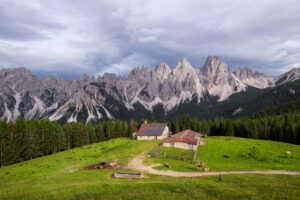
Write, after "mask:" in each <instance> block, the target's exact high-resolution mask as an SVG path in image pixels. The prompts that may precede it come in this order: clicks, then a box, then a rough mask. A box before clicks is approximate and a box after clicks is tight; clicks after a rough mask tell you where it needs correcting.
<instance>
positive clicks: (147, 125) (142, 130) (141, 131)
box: [138, 124, 151, 133]
mask: <svg viewBox="0 0 300 200" xmlns="http://www.w3.org/2000/svg"><path fill="white" fill-rule="evenodd" d="M149 126H151V124H142V125H141V127H140V129H139V130H138V132H140V133H143V132H146V131H147V129H148V128H149Z"/></svg>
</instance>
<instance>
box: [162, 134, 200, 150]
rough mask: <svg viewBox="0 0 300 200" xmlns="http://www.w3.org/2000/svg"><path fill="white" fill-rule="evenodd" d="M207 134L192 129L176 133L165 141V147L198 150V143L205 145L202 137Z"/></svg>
mask: <svg viewBox="0 0 300 200" xmlns="http://www.w3.org/2000/svg"><path fill="white" fill-rule="evenodd" d="M203 137H205V135H203V134H201V133H198V132H195V131H192V130H190V129H188V130H185V131H182V132H180V133H176V134H174V135H173V136H172V137H171V138H169V139H167V140H165V141H164V142H163V146H164V147H171V148H179V149H185V150H196V149H197V147H198V145H204V144H205V141H204V140H203V139H202V138H203Z"/></svg>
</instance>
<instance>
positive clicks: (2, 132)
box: [0, 120, 7, 167]
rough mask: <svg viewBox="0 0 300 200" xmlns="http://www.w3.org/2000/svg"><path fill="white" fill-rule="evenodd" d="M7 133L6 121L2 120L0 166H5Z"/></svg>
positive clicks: (0, 122)
mask: <svg viewBox="0 0 300 200" xmlns="http://www.w3.org/2000/svg"><path fill="white" fill-rule="evenodd" d="M6 133H7V124H6V122H5V121H2V120H0V166H1V167H3V166H4V160H3V149H4V143H5V134H6Z"/></svg>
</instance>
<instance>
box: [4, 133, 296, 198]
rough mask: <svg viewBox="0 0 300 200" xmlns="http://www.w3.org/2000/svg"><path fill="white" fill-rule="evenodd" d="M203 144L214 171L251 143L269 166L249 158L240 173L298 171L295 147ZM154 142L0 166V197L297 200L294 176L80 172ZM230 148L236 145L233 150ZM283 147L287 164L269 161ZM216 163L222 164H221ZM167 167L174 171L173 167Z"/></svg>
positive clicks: (124, 142)
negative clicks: (142, 176) (134, 176)
mask: <svg viewBox="0 0 300 200" xmlns="http://www.w3.org/2000/svg"><path fill="white" fill-rule="evenodd" d="M235 140H236V142H235ZM218 141H221V142H218ZM208 142H209V143H211V144H212V145H211V146H207V147H208V149H203V150H201V149H200V152H201V153H200V154H199V156H200V157H201V155H208V157H209V159H208V160H209V162H210V163H209V164H211V166H212V168H213V170H215V171H219V170H226V168H227V167H228V166H227V164H226V162H223V161H222V159H223V158H222V156H223V154H225V153H226V154H227V155H228V156H229V158H224V159H228V160H230V159H231V158H232V159H234V160H235V161H236V159H235V158H234V157H235V155H236V154H237V153H239V151H243V150H246V151H247V149H248V148H249V147H250V146H252V145H253V144H255V145H256V146H257V151H259V152H266V153H267V155H266V156H267V157H268V158H270V159H271V160H272V161H271V162H270V160H269V159H268V160H266V161H264V160H256V161H254V163H264V162H265V163H268V164H267V165H251V160H248V161H246V162H241V163H242V164H241V168H240V170H243V169H246V168H248V167H249V166H251V169H253V170H255V169H294V170H295V169H298V170H299V169H300V166H299V160H300V158H299V155H300V153H299V152H300V146H297V145H291V144H286V143H281V142H271V141H260V140H250V139H242V138H237V139H234V140H233V139H232V138H227V137H221V138H219V137H217V138H208ZM213 143H215V144H213ZM245 143H249V145H250V146H245V147H243V146H244V145H245ZM158 144H159V141H136V140H132V139H126V138H118V139H112V140H109V141H105V142H101V143H96V144H92V145H86V146H83V147H79V148H75V149H72V150H67V151H64V152H60V153H56V154H53V155H49V156H44V157H41V158H36V159H33V160H30V161H25V162H22V163H18V164H15V165H11V166H7V167H4V168H1V169H0V180H1V181H0V199H137V198H138V199H195V198H196V199H199V198H205V199H220V198H221V197H222V199H256V198H262V199H283V198H284V199H296V198H297V197H298V196H299V195H300V193H299V191H300V190H299V189H300V176H299V175H296V176H288V175H254V174H245V175H224V176H222V177H221V178H220V177H219V176H211V177H193V178H189V177H186V178H174V177H168V176H158V175H152V174H146V176H147V178H145V179H131V180H130V179H126V180H122V179H115V178H113V177H112V174H113V172H114V171H115V170H108V169H102V170H86V169H84V167H85V166H88V165H90V164H94V163H98V162H101V161H116V160H117V161H118V163H119V164H121V166H126V165H127V163H128V162H129V161H130V160H132V159H133V158H134V157H136V156H138V155H140V154H141V153H143V152H145V151H146V152H150V151H152V150H153V149H154V148H156V147H157V145H158ZM232 144H236V145H238V146H236V148H235V147H234V146H233V145H232ZM218 145H221V146H223V149H219V150H215V149H214V148H217V147H218ZM272 145H273V146H274V145H275V147H276V151H274V152H273V151H272V150H271V149H270V148H266V147H267V146H269V147H271V146H272ZM224 149H227V151H225V152H224V153H223V154H222V155H219V153H216V152H217V151H223V150H224ZM233 149H235V150H236V152H234V151H233ZM287 149H289V150H290V151H291V153H292V154H291V156H293V158H288V159H289V162H285V163H282V160H284V159H285V158H276V159H279V162H278V163H277V164H276V161H275V160H273V159H274V158H275V157H278V156H279V155H285V151H286V150H287ZM245 153H246V152H245ZM217 155H218V156H221V158H220V157H218V156H217ZM259 158H260V157H259ZM149 159H151V158H149ZM155 162H156V161H155ZM177 162H183V161H177ZM220 163H223V165H222V166H220ZM227 163H229V162H227ZM238 163H239V162H236V163H234V164H236V165H237V164H238ZM243 163H244V164H243ZM247 163H248V164H247ZM172 165H174V167H175V168H176V163H172ZM189 165H191V164H189ZM189 165H187V166H189ZM247 165H248V167H247ZM272 165H273V167H272ZM185 166H186V165H185V163H180V164H178V166H177V170H180V167H185ZM213 166H220V167H219V168H214V167H213ZM231 166H232V164H231ZM255 166H257V167H255ZM229 167H230V166H229ZM227 169H228V168H227ZM235 169H237V168H235ZM173 170H174V169H173ZM119 171H128V170H126V169H121V170H119ZM129 171H132V170H129ZM261 188H264V190H261ZM287 191H288V192H287Z"/></svg>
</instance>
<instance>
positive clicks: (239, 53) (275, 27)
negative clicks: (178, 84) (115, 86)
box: [0, 0, 300, 78]
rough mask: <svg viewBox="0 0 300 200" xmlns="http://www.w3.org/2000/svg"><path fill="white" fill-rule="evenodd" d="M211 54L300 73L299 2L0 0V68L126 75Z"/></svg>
mask: <svg viewBox="0 0 300 200" xmlns="http://www.w3.org/2000/svg"><path fill="white" fill-rule="evenodd" d="M208 55H217V56H219V57H220V58H221V59H223V60H224V61H225V62H226V63H227V64H228V65H229V67H230V68H231V69H234V68H235V66H236V65H240V66H248V67H249V68H251V69H253V70H257V71H260V72H263V73H265V74H267V75H270V76H277V75H279V74H281V73H283V72H286V71H287V70H289V69H291V68H293V67H300V1H299V0H281V1H279V0H272V1H271V0H209V1H204V0H120V1H116V0H109V1H108V0H106V1H104V0H103V1H101V0H88V1H87V0H42V1H41V0H26V1H24V0H18V1H17V0H0V68H11V67H26V68H28V69H30V70H32V71H33V72H34V73H35V74H36V75H38V76H40V77H43V76H45V75H47V74H49V73H51V74H53V75H55V76H60V77H64V78H71V77H81V76H82V75H83V73H87V74H93V75H99V74H103V73H104V72H114V73H117V74H119V75H124V74H125V75H126V74H128V72H129V71H130V70H131V69H133V68H135V67H137V66H142V65H147V66H150V67H152V68H153V67H155V66H156V65H157V64H159V63H160V62H167V63H168V64H169V65H170V67H171V68H174V67H175V66H176V63H177V61H178V60H181V59H182V58H183V57H186V58H187V59H188V60H189V61H190V62H191V64H192V65H193V66H194V67H201V66H202V65H203V62H204V61H205V59H206V57H207V56H208Z"/></svg>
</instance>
